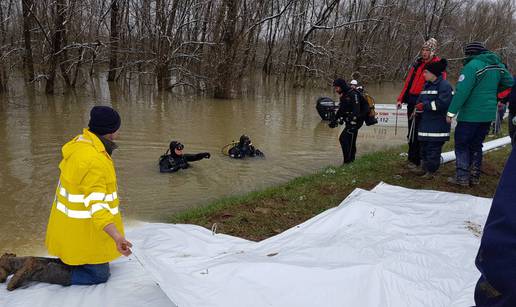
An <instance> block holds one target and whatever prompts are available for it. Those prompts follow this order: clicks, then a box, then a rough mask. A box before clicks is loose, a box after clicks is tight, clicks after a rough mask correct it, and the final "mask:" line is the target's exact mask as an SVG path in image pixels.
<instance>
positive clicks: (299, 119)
mask: <svg viewBox="0 0 516 307" xmlns="http://www.w3.org/2000/svg"><path fill="white" fill-rule="evenodd" d="M260 82H261V81H260ZM260 82H258V83H257V84H256V89H255V90H253V91H252V92H249V93H247V94H245V95H244V96H243V98H241V99H234V100H213V99H210V98H202V97H193V96H192V97H190V96H177V95H171V94H164V95H157V94H155V93H153V92H152V91H149V90H148V89H147V90H146V89H144V88H143V89H141V88H140V89H135V90H132V91H130V90H127V89H125V90H123V89H121V88H119V87H117V86H108V84H107V83H106V82H97V83H95V84H94V85H93V87H92V88H88V89H85V90H82V91H76V92H74V93H68V94H58V95H55V96H45V95H42V94H36V93H34V92H27V91H25V90H24V91H20V92H16V93H12V94H10V96H8V97H0V170H1V173H0V188H1V189H0V216H1V219H0V252H3V251H7V250H9V251H14V252H17V253H21V254H27V253H44V237H45V228H46V222H47V218H48V215H49V212H50V206H51V202H52V199H53V193H54V189H55V186H56V183H57V180H58V168H57V167H58V163H59V161H60V158H61V155H60V149H61V146H62V145H63V144H64V143H65V142H67V141H69V140H70V139H71V138H73V137H74V136H75V135H77V134H79V133H81V130H82V128H83V127H86V126H87V123H88V118H89V110H90V108H91V107H92V106H93V105H95V104H106V105H112V106H113V107H114V108H116V109H117V110H118V111H119V113H120V115H121V117H122V127H121V131H120V132H121V134H120V140H119V141H118V144H119V149H117V150H116V151H115V153H114V155H113V157H114V161H115V166H116V170H117V175H118V183H119V195H120V200H121V208H122V210H123V215H124V218H125V219H126V220H145V221H166V220H167V217H169V216H170V215H172V214H174V213H176V212H178V211H181V210H185V209H187V208H192V207H195V206H202V205H203V204H206V203H208V202H210V201H213V200H215V199H217V198H220V197H223V196H228V195H236V194H242V193H245V192H248V191H252V190H257V189H261V188H264V187H268V186H272V185H275V184H279V183H283V182H286V181H287V180H289V179H292V178H294V177H296V176H300V175H305V174H310V173H313V172H315V171H317V170H319V169H321V168H322V167H324V166H327V165H339V164H340V163H341V161H342V154H341V151H340V147H339V144H338V140H337V138H338V135H339V133H340V130H341V129H329V128H328V126H327V123H325V122H321V120H320V118H319V116H318V114H317V112H316V111H315V100H316V99H317V97H319V96H323V95H331V96H334V95H333V93H331V88H328V89H327V90H323V89H318V90H314V89H307V90H290V89H289V90H286V91H285V90H278V89H277V88H278V87H277V85H276V84H266V83H260ZM368 90H369V92H370V93H371V94H372V95H373V96H374V97H375V98H376V99H377V102H382V103H386V102H393V101H395V98H396V96H397V94H398V92H399V90H400V87H399V85H398V84H384V85H382V86H380V85H375V86H369V87H368ZM243 133H246V134H248V135H250V136H251V138H252V140H253V142H254V144H255V145H256V146H257V147H258V148H259V149H261V150H262V151H263V152H265V154H266V159H264V160H242V161H235V160H230V159H229V158H227V157H225V156H223V155H222V154H221V148H222V147H223V146H224V145H225V144H228V143H229V142H231V141H232V140H236V139H238V137H239V136H240V135H241V134H243ZM405 134H406V130H403V129H399V130H398V134H397V136H394V129H393V128H386V127H379V126H374V127H367V128H363V129H361V130H360V133H359V138H358V153H359V154H363V153H364V152H370V151H375V150H380V149H383V148H386V147H388V146H395V145H399V144H401V143H403V142H404V141H405V140H404V136H405ZM172 139H175V140H180V141H181V142H182V143H183V144H184V145H185V152H187V153H196V152H201V151H208V152H211V154H212V158H211V159H210V160H202V161H199V162H194V163H193V167H192V168H190V169H188V170H186V171H180V172H179V173H175V174H160V173H159V171H158V166H157V160H158V158H159V156H160V155H161V154H163V153H164V152H165V150H166V149H167V146H168V143H169V142H170V141H171V140H172Z"/></svg>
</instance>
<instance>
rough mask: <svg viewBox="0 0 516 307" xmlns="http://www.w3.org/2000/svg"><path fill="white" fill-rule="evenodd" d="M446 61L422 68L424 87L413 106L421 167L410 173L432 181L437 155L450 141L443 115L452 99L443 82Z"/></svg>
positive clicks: (448, 130) (438, 156)
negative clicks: (414, 108)
mask: <svg viewBox="0 0 516 307" xmlns="http://www.w3.org/2000/svg"><path fill="white" fill-rule="evenodd" d="M446 66H447V61H446V59H442V60H439V61H437V62H432V63H429V64H427V65H426V68H425V70H424V78H425V80H426V83H425V85H424V89H423V91H421V94H420V95H419V98H418V101H419V103H417V104H416V113H417V115H416V116H420V118H421V119H420V123H419V129H418V132H417V137H418V140H419V144H420V150H421V165H420V166H419V167H417V168H416V169H414V172H415V173H416V174H419V175H423V178H426V179H432V178H433V177H434V174H435V172H437V170H438V169H439V166H440V165H441V152H442V148H443V145H444V142H446V141H448V140H450V124H449V123H447V122H446V113H447V112H448V107H449V106H450V102H451V100H452V97H453V89H452V87H451V85H450V83H449V82H448V81H446V80H444V79H443V77H442V73H443V72H444V71H445V70H446Z"/></svg>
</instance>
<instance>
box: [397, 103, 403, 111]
mask: <svg viewBox="0 0 516 307" xmlns="http://www.w3.org/2000/svg"><path fill="white" fill-rule="evenodd" d="M396 108H398V110H399V109H401V108H402V103H401V101H398V102H396Z"/></svg>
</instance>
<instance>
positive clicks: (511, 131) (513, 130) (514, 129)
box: [508, 113, 516, 146]
mask: <svg viewBox="0 0 516 307" xmlns="http://www.w3.org/2000/svg"><path fill="white" fill-rule="evenodd" d="M514 116H516V114H511V113H509V120H508V122H509V136H510V137H511V143H512V146H514V134H515V133H516V127H515V126H514V124H513V123H512V119H513V118H514Z"/></svg>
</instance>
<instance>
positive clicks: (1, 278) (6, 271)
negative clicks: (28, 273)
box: [0, 253, 16, 283]
mask: <svg viewBox="0 0 516 307" xmlns="http://www.w3.org/2000/svg"><path fill="white" fill-rule="evenodd" d="M15 257H16V254H8V253H5V254H3V255H2V257H0V283H4V282H5V281H6V280H7V276H9V275H11V274H12V272H13V270H12V268H11V261H10V258H15Z"/></svg>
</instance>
